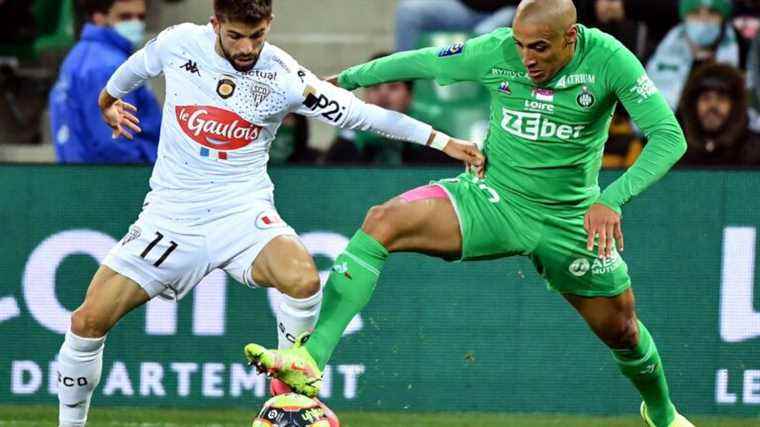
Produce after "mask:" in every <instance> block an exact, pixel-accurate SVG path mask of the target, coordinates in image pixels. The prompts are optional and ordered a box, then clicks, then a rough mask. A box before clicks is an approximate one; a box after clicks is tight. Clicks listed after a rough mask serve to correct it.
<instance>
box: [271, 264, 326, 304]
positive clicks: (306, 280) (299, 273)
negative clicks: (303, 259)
mask: <svg viewBox="0 0 760 427" xmlns="http://www.w3.org/2000/svg"><path fill="white" fill-rule="evenodd" d="M309 270H311V269H309ZM309 270H304V269H293V270H292V271H291V272H290V273H288V275H287V277H283V279H282V281H281V283H280V284H279V286H277V289H279V291H280V292H282V293H283V294H285V295H287V296H289V297H291V298H297V299H303V298H309V297H311V296H313V295H316V294H317V293H318V292H319V290H320V288H321V285H320V282H319V275H318V274H317V272H316V271H309Z"/></svg>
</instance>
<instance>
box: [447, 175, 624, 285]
mask: <svg viewBox="0 0 760 427" xmlns="http://www.w3.org/2000/svg"><path fill="white" fill-rule="evenodd" d="M432 184H434V185H438V186H440V187H441V188H443V189H444V190H445V191H446V193H448V195H449V198H450V200H451V202H452V203H453V205H454V209H455V210H456V213H457V216H458V217H459V226H460V228H461V231H462V260H463V261H468V260H484V259H498V258H504V257H509V256H514V255H525V256H528V257H530V259H531V260H532V261H533V264H534V265H535V266H536V270H537V271H538V273H539V274H541V276H543V277H544V278H545V279H546V280H547V282H548V283H549V286H550V288H551V289H554V290H555V291H557V292H560V293H563V294H574V295H580V296H585V297H597V296H605V297H610V296H615V295H619V294H621V293H622V292H623V291H625V290H626V289H628V288H629V287H630V285H631V279H630V277H629V276H628V266H627V265H626V264H625V261H623V259H622V258H621V257H620V255H619V254H618V252H617V250H614V251H613V255H612V257H610V258H609V259H603V258H598V257H597V254H596V252H593V251H589V250H587V249H586V241H587V236H588V235H587V233H586V230H585V229H584V227H583V215H584V214H585V212H582V211H579V214H578V215H571V216H569V217H564V216H558V215H557V214H556V212H551V211H550V210H548V209H541V208H540V206H537V205H536V204H531V203H530V202H527V201H524V200H520V199H519V198H518V197H517V196H512V195H509V194H507V193H505V192H498V191H496V190H495V189H493V188H492V187H489V186H488V179H487V178H486V179H485V180H481V179H478V178H475V177H473V176H472V175H469V174H466V173H465V174H462V175H460V176H459V177H457V178H452V179H443V180H440V181H435V182H433V183H432Z"/></svg>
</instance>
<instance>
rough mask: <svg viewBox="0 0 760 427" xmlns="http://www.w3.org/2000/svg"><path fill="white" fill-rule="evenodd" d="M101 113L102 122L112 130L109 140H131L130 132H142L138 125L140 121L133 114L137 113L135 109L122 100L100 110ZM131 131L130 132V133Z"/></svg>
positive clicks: (132, 137)
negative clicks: (122, 138) (121, 137)
mask: <svg viewBox="0 0 760 427" xmlns="http://www.w3.org/2000/svg"><path fill="white" fill-rule="evenodd" d="M100 111H101V113H103V121H104V122H106V124H107V125H108V126H110V127H111V129H113V133H112V134H111V138H113V139H116V138H118V137H120V136H124V137H125V138H127V139H129V140H132V139H134V136H132V133H131V132H135V133H137V132H142V129H140V126H139V123H140V119H138V118H137V116H135V115H134V114H133V113H136V112H137V107H135V106H134V105H132V104H130V103H128V102H124V101H122V100H120V99H119V100H116V102H114V103H113V104H111V106H110V107H107V108H105V109H101V110H100ZM130 131H131V132H130Z"/></svg>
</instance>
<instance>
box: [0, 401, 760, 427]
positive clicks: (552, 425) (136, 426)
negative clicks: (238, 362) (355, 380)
mask: <svg viewBox="0 0 760 427" xmlns="http://www.w3.org/2000/svg"><path fill="white" fill-rule="evenodd" d="M254 415H255V414H254V413H253V410H242V409H227V410H218V409H217V410H177V409H156V408H150V409H148V408H145V409H143V408H116V409H114V408H99V407H96V408H94V410H93V412H92V413H91V415H90V422H89V423H88V427H106V426H107V427H121V426H123V427H186V426H187V427H190V426H193V427H200V426H205V427H233V426H234V427H244V426H250V425H251V421H252V418H253V416H254ZM338 416H339V417H340V421H341V426H342V427H386V426H387V427H397V426H404V427H433V426H435V427H643V426H644V423H643V422H642V421H641V419H640V418H639V417H636V416H626V417H582V416H570V415H541V414H537V415H530V414H519V415H518V414H475V413H466V414H461V413H430V414H420V413H400V412H392V413H379V412H341V413H339V414H338ZM57 417H58V408H57V407H53V406H0V427H37V426H40V427H42V426H45V427H49V426H55V425H56V421H57ZM692 421H693V422H694V423H695V425H696V426H697V427H760V417H758V418H716V417H694V418H693V419H692Z"/></svg>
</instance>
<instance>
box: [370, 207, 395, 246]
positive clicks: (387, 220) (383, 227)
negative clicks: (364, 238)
mask: <svg viewBox="0 0 760 427" xmlns="http://www.w3.org/2000/svg"><path fill="white" fill-rule="evenodd" d="M394 211H395V208H394V207H393V206H391V205H389V204H387V203H386V204H383V205H379V206H373V207H371V208H370V210H369V211H368V212H367V216H366V217H365V218H364V224H363V225H362V230H364V232H365V233H367V234H369V235H370V236H372V237H374V238H375V240H377V241H378V242H380V243H381V244H383V245H384V246H385V247H388V246H389V245H390V244H391V243H392V242H393V239H395V238H396V236H397V234H398V233H397V230H396V227H395V222H394V217H395V215H394V213H395V212H394Z"/></svg>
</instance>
